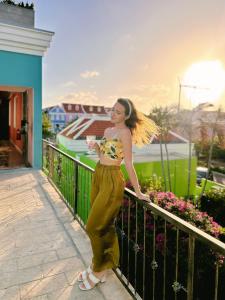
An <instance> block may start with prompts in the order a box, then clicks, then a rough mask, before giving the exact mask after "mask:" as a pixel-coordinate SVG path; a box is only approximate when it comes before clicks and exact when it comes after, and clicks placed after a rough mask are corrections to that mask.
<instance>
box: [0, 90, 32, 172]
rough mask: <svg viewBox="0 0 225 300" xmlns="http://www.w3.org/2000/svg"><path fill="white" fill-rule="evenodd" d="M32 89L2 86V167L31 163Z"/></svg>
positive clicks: (0, 144)
mask: <svg viewBox="0 0 225 300" xmlns="http://www.w3.org/2000/svg"><path fill="white" fill-rule="evenodd" d="M32 96H33V93H32V90H31V89H25V88H12V87H11V88H9V89H8V90H7V87H0V169H5V168H7V169H8V168H19V167H29V166H32V160H33V151H32V150H33V148H32V137H33V136H32V118H33V115H32V112H33V111H32V106H33V99H32Z"/></svg>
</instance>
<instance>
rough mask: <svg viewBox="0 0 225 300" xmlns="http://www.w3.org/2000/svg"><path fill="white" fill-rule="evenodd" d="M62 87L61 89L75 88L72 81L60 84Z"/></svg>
mask: <svg viewBox="0 0 225 300" xmlns="http://www.w3.org/2000/svg"><path fill="white" fill-rule="evenodd" d="M62 86H63V87H76V86H77V84H76V83H75V82H74V81H67V82H64V83H62Z"/></svg>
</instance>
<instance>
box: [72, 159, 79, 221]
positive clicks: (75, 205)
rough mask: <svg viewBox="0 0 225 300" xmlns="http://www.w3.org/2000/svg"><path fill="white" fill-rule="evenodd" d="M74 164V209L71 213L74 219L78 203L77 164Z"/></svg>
mask: <svg viewBox="0 0 225 300" xmlns="http://www.w3.org/2000/svg"><path fill="white" fill-rule="evenodd" d="M74 163H75V170H74V172H75V187H74V189H75V191H74V198H75V199H74V209H73V213H74V218H75V216H76V213H77V202H78V192H79V191H78V164H77V163H76V162H74Z"/></svg>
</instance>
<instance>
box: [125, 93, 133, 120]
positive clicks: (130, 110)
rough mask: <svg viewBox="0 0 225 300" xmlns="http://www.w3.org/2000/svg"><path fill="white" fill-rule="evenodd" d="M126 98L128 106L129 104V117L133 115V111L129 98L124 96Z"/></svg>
mask: <svg viewBox="0 0 225 300" xmlns="http://www.w3.org/2000/svg"><path fill="white" fill-rule="evenodd" d="M124 100H125V101H126V102H127V104H128V106H129V113H128V116H127V119H129V118H130V116H131V113H132V107H131V104H130V101H129V99H126V98H124Z"/></svg>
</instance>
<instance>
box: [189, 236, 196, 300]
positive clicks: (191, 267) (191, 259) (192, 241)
mask: <svg viewBox="0 0 225 300" xmlns="http://www.w3.org/2000/svg"><path fill="white" fill-rule="evenodd" d="M194 253H195V238H194V237H192V236H190V235H189V242H188V278H187V300H192V299H193V279H194Z"/></svg>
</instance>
